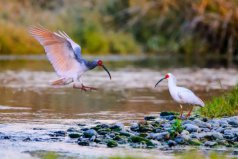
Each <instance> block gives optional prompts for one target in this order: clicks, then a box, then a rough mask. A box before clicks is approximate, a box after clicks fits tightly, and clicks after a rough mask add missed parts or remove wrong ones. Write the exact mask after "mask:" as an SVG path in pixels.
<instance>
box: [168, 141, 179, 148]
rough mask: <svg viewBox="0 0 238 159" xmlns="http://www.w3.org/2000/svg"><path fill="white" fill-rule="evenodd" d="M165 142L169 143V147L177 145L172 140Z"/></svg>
mask: <svg viewBox="0 0 238 159" xmlns="http://www.w3.org/2000/svg"><path fill="white" fill-rule="evenodd" d="M167 144H168V145H169V147H172V146H176V145H177V143H176V142H175V141H173V140H169V141H168V142H167Z"/></svg>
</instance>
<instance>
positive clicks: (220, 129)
mask: <svg viewBox="0 0 238 159" xmlns="http://www.w3.org/2000/svg"><path fill="white" fill-rule="evenodd" d="M215 131H216V132H219V133H224V131H225V128H223V127H219V128H217V129H215Z"/></svg>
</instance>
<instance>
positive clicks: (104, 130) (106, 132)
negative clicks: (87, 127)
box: [97, 128, 111, 135]
mask: <svg viewBox="0 0 238 159" xmlns="http://www.w3.org/2000/svg"><path fill="white" fill-rule="evenodd" d="M109 132H111V129H109V128H102V129H99V130H98V131H97V133H98V134H100V135H105V134H108V133H109Z"/></svg>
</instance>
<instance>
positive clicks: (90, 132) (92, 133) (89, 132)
mask: <svg viewBox="0 0 238 159" xmlns="http://www.w3.org/2000/svg"><path fill="white" fill-rule="evenodd" d="M83 135H84V137H86V138H91V137H92V136H97V132H96V131H95V130H94V129H89V130H87V131H85V132H84V133H83Z"/></svg>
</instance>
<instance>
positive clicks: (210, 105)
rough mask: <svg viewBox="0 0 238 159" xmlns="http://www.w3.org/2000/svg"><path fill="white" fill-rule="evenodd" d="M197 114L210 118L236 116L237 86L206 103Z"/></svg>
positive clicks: (237, 111)
mask: <svg viewBox="0 0 238 159" xmlns="http://www.w3.org/2000/svg"><path fill="white" fill-rule="evenodd" d="M199 113H200V114H202V115H204V116H206V117H210V118H215V117H222V116H234V115H238V86H236V87H235V88H233V89H232V90H231V91H230V92H228V93H226V94H224V95H222V96H220V97H215V98H214V99H213V100H212V101H210V102H207V103H206V106H205V107H204V108H202V109H199Z"/></svg>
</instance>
